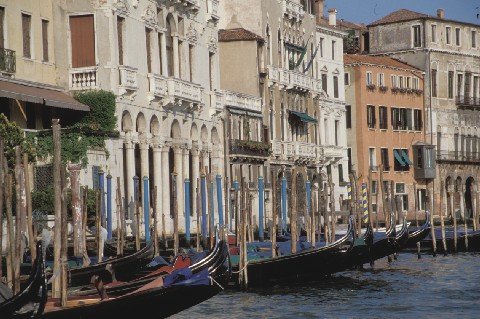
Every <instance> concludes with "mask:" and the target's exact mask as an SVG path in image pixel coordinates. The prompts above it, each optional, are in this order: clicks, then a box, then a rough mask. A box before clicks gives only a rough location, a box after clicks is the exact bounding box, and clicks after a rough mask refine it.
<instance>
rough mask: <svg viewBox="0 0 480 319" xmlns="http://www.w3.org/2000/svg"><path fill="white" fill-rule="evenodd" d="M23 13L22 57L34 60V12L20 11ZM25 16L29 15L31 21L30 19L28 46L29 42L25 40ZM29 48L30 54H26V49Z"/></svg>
mask: <svg viewBox="0 0 480 319" xmlns="http://www.w3.org/2000/svg"><path fill="white" fill-rule="evenodd" d="M20 14H21V19H22V20H21V24H22V57H23V58H24V59H29V60H33V59H34V55H33V54H34V51H35V50H34V49H33V38H32V36H33V32H32V14H31V13H28V12H24V11H21V12H20ZM24 17H28V19H29V21H28V48H27V47H25V44H26V43H27V42H26V41H25V33H24V28H25V26H24ZM27 49H28V56H27V55H25V54H26V51H27Z"/></svg>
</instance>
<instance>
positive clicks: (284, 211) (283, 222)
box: [282, 176, 287, 231]
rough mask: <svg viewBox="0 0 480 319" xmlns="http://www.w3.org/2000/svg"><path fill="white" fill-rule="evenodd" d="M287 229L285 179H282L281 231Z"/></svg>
mask: <svg viewBox="0 0 480 319" xmlns="http://www.w3.org/2000/svg"><path fill="white" fill-rule="evenodd" d="M286 228H287V179H286V178H285V176H283V177H282V230H284V231H285V230H286Z"/></svg>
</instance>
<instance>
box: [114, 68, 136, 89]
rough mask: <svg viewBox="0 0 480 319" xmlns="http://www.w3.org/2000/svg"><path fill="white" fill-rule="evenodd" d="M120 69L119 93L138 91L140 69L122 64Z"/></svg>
mask: <svg viewBox="0 0 480 319" xmlns="http://www.w3.org/2000/svg"><path fill="white" fill-rule="evenodd" d="M118 71H119V74H120V85H119V94H120V95H123V94H125V93H127V92H132V91H136V90H137V89H138V77H137V71H138V69H136V68H132V67H129V66H125V65H120V66H119V67H118Z"/></svg>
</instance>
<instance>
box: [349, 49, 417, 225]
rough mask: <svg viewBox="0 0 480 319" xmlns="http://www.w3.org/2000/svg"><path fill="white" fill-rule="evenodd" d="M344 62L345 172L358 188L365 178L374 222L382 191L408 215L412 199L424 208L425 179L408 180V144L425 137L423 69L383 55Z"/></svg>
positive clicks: (381, 217) (410, 172) (410, 151)
mask: <svg viewBox="0 0 480 319" xmlns="http://www.w3.org/2000/svg"><path fill="white" fill-rule="evenodd" d="M344 61H345V84H346V102H347V106H346V107H347V136H348V138H347V140H348V147H349V161H350V162H349V172H351V173H353V171H355V173H356V175H357V178H358V180H359V183H358V185H357V189H359V190H360V189H361V184H362V183H367V182H368V179H369V176H371V184H370V190H369V191H370V194H371V199H372V210H373V212H374V213H379V214H378V215H377V216H378V219H379V220H380V221H383V220H384V217H385V216H384V212H385V209H384V207H383V201H382V197H386V196H385V192H386V191H388V190H390V194H391V196H392V195H393V196H395V197H396V198H398V199H399V200H400V202H401V210H402V211H403V212H405V213H411V214H410V216H409V217H410V218H413V216H414V214H413V213H414V211H415V209H416V207H415V200H416V199H415V197H417V198H418V200H419V202H418V209H419V210H420V211H424V210H425V196H426V183H425V181H424V180H415V178H414V170H413V148H412V145H414V144H416V143H418V142H424V140H425V131H424V117H425V116H424V114H425V110H424V99H423V88H424V87H423V72H422V71H420V70H418V69H416V68H414V67H412V66H410V65H407V64H405V63H402V62H400V61H398V60H394V59H392V58H388V57H374V56H368V55H345V57H344ZM380 174H383V176H382V179H383V183H384V185H381V184H380ZM382 186H383V187H382ZM382 189H383V191H382ZM415 191H416V192H417V194H415Z"/></svg>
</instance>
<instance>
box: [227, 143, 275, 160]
mask: <svg viewBox="0 0 480 319" xmlns="http://www.w3.org/2000/svg"><path fill="white" fill-rule="evenodd" d="M270 152H271V147H270V144H269V143H265V142H257V141H249V140H237V139H230V154H241V155H247V156H260V157H267V156H269V155H270Z"/></svg>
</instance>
